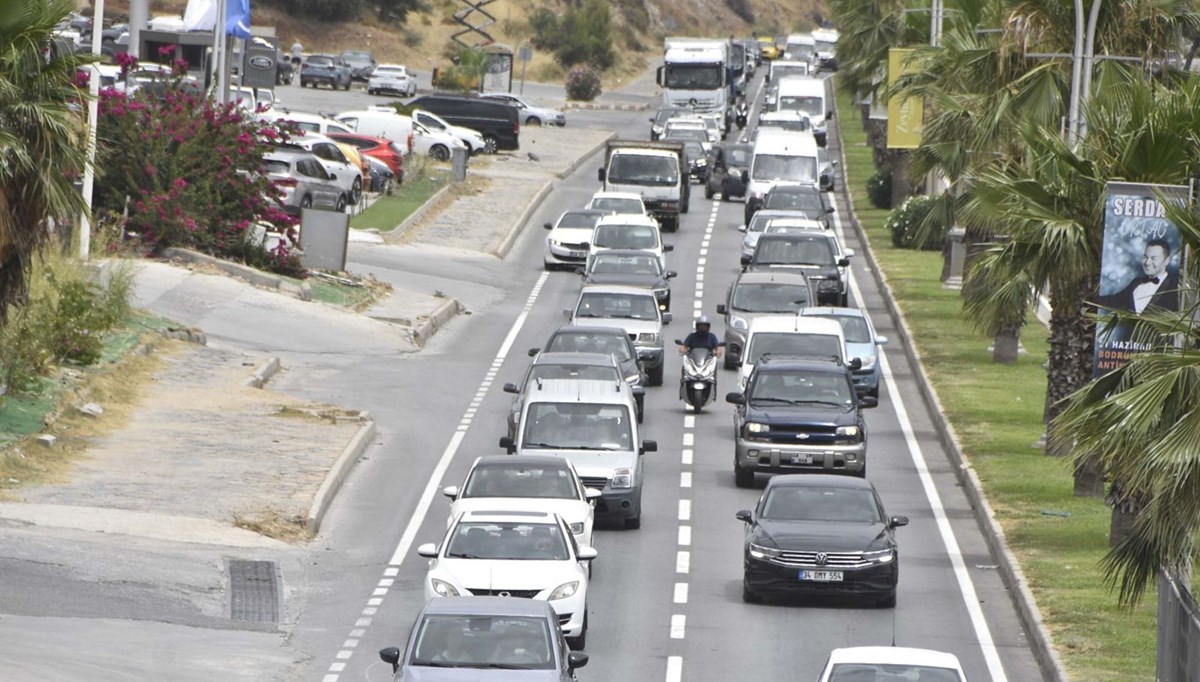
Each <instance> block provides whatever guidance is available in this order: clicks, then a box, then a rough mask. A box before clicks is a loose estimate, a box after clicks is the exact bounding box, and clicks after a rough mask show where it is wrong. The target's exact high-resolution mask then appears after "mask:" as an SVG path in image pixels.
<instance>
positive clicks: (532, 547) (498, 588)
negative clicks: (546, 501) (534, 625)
mask: <svg viewBox="0 0 1200 682" xmlns="http://www.w3.org/2000/svg"><path fill="white" fill-rule="evenodd" d="M417 554H418V555H420V556H423V557H426V558H428V559H429V560H430V561H429V572H428V573H427V574H426V577H425V598H426V599H427V600H428V599H436V598H438V597H458V596H482V597H486V596H495V597H516V598H519V599H540V600H542V601H548V602H550V606H551V607H553V608H554V612H555V613H556V614H558V622H559V627H561V628H562V633H563V635H565V636H566V637H567V641H568V642H569V643H570V644H571V646H572V647H573V648H576V649H582V648H584V646H585V644H586V641H587V628H588V622H587V588H588V570H587V567H586V565H587V563H588V562H590V561H591V560H592V559H595V558H596V550H595V549H593V548H592V547H588V546H578V545H576V544H575V542H574V540H573V539H572V538H571V531H570V530H568V528H567V523H566V521H563V519H562V517H561V516H557V515H553V514H547V513H544V512H490V511H470V512H464V513H463V514H461V515H459V516H458V518H456V519H455V521H454V524H453V525H452V526H450V530H449V531H447V532H446V537H445V539H444V540H443V541H442V544H441V545H440V546H439V545H435V544H433V543H428V544H424V545H421V546H420V547H418V548H417Z"/></svg>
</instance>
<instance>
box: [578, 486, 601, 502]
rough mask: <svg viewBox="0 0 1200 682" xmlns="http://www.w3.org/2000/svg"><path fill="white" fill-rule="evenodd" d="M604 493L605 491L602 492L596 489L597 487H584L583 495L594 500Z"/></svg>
mask: <svg viewBox="0 0 1200 682" xmlns="http://www.w3.org/2000/svg"><path fill="white" fill-rule="evenodd" d="M603 494H604V493H602V492H600V491H599V490H596V489H595V488H584V489H583V496H584V497H586V498H587V499H589V500H594V499H596V498H597V497H600V496H601V495H603Z"/></svg>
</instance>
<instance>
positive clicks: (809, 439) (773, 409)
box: [725, 355, 879, 488]
mask: <svg viewBox="0 0 1200 682" xmlns="http://www.w3.org/2000/svg"><path fill="white" fill-rule="evenodd" d="M725 400H726V402H729V403H732V404H733V405H736V406H737V408H736V410H735V411H734V416H733V422H734V441H735V445H734V454H733V473H734V481H735V482H736V483H737V485H738V487H740V488H748V487H750V486H751V485H753V484H754V474H755V473H767V474H779V473H802V472H815V473H826V474H853V475H855V476H859V477H866V475H867V423H866V421H865V420H864V419H863V415H862V411H861V410H862V408H868V407H877V406H878V405H879V400H878V399H876V398H872V397H869V396H863V397H858V395H857V394H856V393H855V391H854V382H853V380H852V378H851V375H850V370H849V368H847V367H846V366H845V365H843V364H842V363H841V361H840V360H836V359H831V358H827V357H815V356H807V355H764V356H763V357H762V358H761V359H760V360H759V361H758V364H756V365H755V366H754V371H753V372H751V373H750V378H749V379H748V380H747V382H746V389H745V392H744V393H730V394H728V395H726V396H725Z"/></svg>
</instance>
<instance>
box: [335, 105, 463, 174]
mask: <svg viewBox="0 0 1200 682" xmlns="http://www.w3.org/2000/svg"><path fill="white" fill-rule="evenodd" d="M389 109H390V107H389ZM334 118H335V119H337V121H338V122H340V123H342V124H344V125H346V126H349V127H350V128H352V129H354V132H356V133H359V134H360V135H371V136H373V137H382V138H386V139H388V140H391V141H392V142H395V143H397V144H400V145H402V146H404V147H406V148H407V149H409V150H410V151H413V152H416V153H418V154H426V155H429V156H432V157H433V158H435V159H437V160H439V161H445V160H447V159H449V158H450V150H452V149H459V148H461V149H466V148H467V146H466V145H465V144H463V142H462V140H459V139H458V138H457V137H454V136H453V135H449V134H447V133H435V132H430V131H427V130H425V129H424V128H422V127H421V126H420V125H419V124H414V123H413V120H412V117H410V116H401V115H400V114H397V113H396V112H395V110H390V111H381V110H378V109H367V110H363V111H346V112H342V113H340V114H338V115H337V116H335V117H334Z"/></svg>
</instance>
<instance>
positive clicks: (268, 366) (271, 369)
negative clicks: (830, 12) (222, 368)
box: [242, 357, 282, 388]
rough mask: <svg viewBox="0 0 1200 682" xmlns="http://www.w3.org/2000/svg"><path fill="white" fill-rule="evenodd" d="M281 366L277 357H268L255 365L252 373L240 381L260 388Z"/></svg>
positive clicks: (245, 384)
mask: <svg viewBox="0 0 1200 682" xmlns="http://www.w3.org/2000/svg"><path fill="white" fill-rule="evenodd" d="M281 367H282V365H281V364H280V362H279V358H277V357H273V358H270V359H268V360H267V361H266V362H264V363H262V364H261V365H259V366H258V367H256V368H255V369H254V374H251V375H250V376H248V377H246V379H245V380H243V381H242V385H243V386H249V387H251V388H262V387H263V386H266V385H267V382H268V381H270V380H271V377H273V376H275V375H276V374H278V373H279V370H280V368H281Z"/></svg>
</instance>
